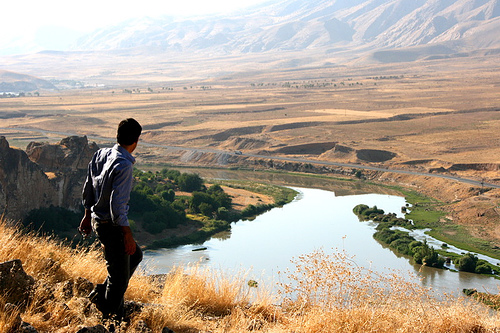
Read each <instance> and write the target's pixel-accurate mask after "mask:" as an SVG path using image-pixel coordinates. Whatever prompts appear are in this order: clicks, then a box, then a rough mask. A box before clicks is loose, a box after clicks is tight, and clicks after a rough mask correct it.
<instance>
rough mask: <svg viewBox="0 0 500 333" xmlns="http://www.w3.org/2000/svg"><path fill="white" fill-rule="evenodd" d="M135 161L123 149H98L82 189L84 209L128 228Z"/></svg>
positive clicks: (100, 218) (98, 218) (95, 215)
mask: <svg viewBox="0 0 500 333" xmlns="http://www.w3.org/2000/svg"><path fill="white" fill-rule="evenodd" d="M134 163H135V158H134V157H133V156H132V155H131V154H130V153H129V152H128V151H127V150H126V149H125V148H123V147H121V146H120V145H118V144H116V145H115V146H114V147H113V148H102V149H99V150H98V151H97V152H96V153H95V154H94V156H93V157H92V160H91V161H90V163H89V166H88V172H87V178H86V180H85V184H84V186H83V201H82V203H83V206H84V207H85V209H90V210H91V211H92V217H93V218H95V219H97V220H111V221H112V222H113V224H114V225H119V226H124V227H126V226H129V222H128V217H127V214H128V202H129V200H130V191H131V190H132V181H133V177H132V171H133V164H134Z"/></svg>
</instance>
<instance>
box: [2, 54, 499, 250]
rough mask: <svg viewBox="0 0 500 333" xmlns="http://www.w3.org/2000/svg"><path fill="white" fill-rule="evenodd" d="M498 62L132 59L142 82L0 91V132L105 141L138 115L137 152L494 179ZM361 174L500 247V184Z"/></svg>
mask: <svg viewBox="0 0 500 333" xmlns="http://www.w3.org/2000/svg"><path fill="white" fill-rule="evenodd" d="M498 63H499V56H498V55H494V54H493V55H482V56H478V57H467V58H453V59H436V60H425V61H417V62H411V63H395V64H394V63H393V64H371V65H369V64H365V65H361V64H358V65H356V66H354V65H353V66H333V65H331V66H317V67H310V68H305V69H284V70H265V71H264V70H262V71H259V70H253V71H252V72H245V73H243V72H241V73H240V74H231V75H227V76H218V77H214V78H211V79H199V80H193V79H188V78H182V77H179V78H178V79H177V80H176V79H175V78H174V79H173V78H172V77H170V78H169V79H168V80H167V79H165V78H162V77H161V76H158V75H157V74H147V73H148V71H147V68H145V69H144V70H141V68H135V69H134V73H135V75H136V74H137V73H141V71H142V73H143V75H142V76H141V79H142V81H141V82H143V83H136V84H128V83H127V84H125V83H121V84H118V83H114V85H112V86H111V85H105V86H103V87H93V88H90V87H87V88H85V89H79V90H60V91H51V92H42V93H41V95H40V96H39V97H34V96H33V97H31V96H30V97H20V98H11V99H0V116H1V118H2V119H1V126H0V128H1V132H0V134H1V135H5V136H6V137H7V138H8V140H9V142H10V144H11V145H12V146H18V147H21V148H23V147H24V146H25V145H26V144H27V143H29V142H30V141H55V140H57V141H58V140H60V138H62V137H64V136H67V135H80V136H81V135H87V136H88V137H89V139H90V140H93V141H96V142H97V143H100V144H102V143H105V142H108V143H109V142H111V141H113V136H114V131H115V127H116V124H117V122H118V121H119V120H120V119H122V118H124V117H135V118H137V119H138V120H139V121H140V122H141V123H142V124H143V125H144V132H143V136H142V137H141V140H142V142H143V143H144V144H143V145H142V146H141V148H140V150H139V151H138V160H139V163H172V164H184V165H200V164H202V165H212V166H214V165H219V166H224V167H230V166H231V165H232V164H231V163H239V164H240V165H244V164H245V162H249V161H250V160H252V159H255V157H253V158H249V156H250V155H259V156H268V157H270V158H272V157H276V156H282V157H284V156H285V157H294V158H301V159H307V160H310V162H311V163H314V161H315V160H321V161H331V162H341V163H357V164H360V165H369V166H379V167H383V168H388V169H398V170H401V169H404V170H413V171H418V172H432V174H434V175H436V174H444V175H456V176H460V177H464V178H469V179H474V180H479V181H484V182H486V183H493V184H500V175H499V169H500V147H499V144H500V132H499V130H498V129H499V125H500V67H499V66H498ZM227 66H231V63H228V64H227ZM221 67H224V66H223V65H221ZM187 70H188V69H187V68H184V72H186V71H187ZM148 75H149V76H148ZM163 79H164V80H163ZM145 82H148V83H145ZM168 147H171V148H168ZM172 147H185V148H189V149H192V148H195V149H200V150H199V151H194V150H187V151H182V150H179V149H177V148H175V149H172ZM240 152H241V155H240ZM226 155H227V156H226ZM214 156H216V157H214ZM238 161H239V162H238ZM365 175H366V177H367V178H368V179H371V180H374V181H380V182H382V183H390V184H398V185H402V186H404V187H408V188H411V189H416V190H419V191H421V192H423V193H425V194H427V195H430V196H433V197H435V198H437V199H439V200H442V201H443V202H445V203H446V208H445V209H446V210H447V211H448V212H450V215H449V216H448V217H447V219H448V220H449V221H453V222H454V223H457V224H461V225H464V226H466V227H467V229H468V230H469V232H470V234H471V235H473V236H475V237H479V238H482V239H486V240H488V241H490V242H492V244H494V246H500V230H499V228H498V224H499V223H500V216H499V214H498V213H497V207H498V206H499V204H500V190H497V189H492V190H489V191H486V192H485V191H481V188H480V187H477V186H473V185H470V184H462V183H458V182H456V181H452V180H446V179H442V178H436V177H431V176H419V175H407V174H397V173H391V172H380V171H377V172H376V171H365ZM483 192H484V193H483ZM450 232H451V231H450Z"/></svg>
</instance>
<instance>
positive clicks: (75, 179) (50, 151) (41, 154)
mask: <svg viewBox="0 0 500 333" xmlns="http://www.w3.org/2000/svg"><path fill="white" fill-rule="evenodd" d="M97 149H98V147H97V145H96V144H95V143H94V142H92V143H89V142H88V140H87V137H86V136H83V137H78V136H70V137H67V138H64V139H62V140H61V142H59V143H58V144H49V143H40V142H30V144H29V145H28V146H27V147H26V153H27V154H28V157H29V158H30V160H31V161H33V162H34V163H36V164H38V165H39V166H40V167H41V168H42V169H43V171H44V172H46V173H51V175H52V177H51V179H50V181H51V183H52V184H53V185H54V187H55V189H56V191H57V202H56V204H55V205H56V206H59V207H64V208H68V209H71V210H77V209H79V208H80V207H81V192H82V186H83V182H84V180H85V175H86V171H87V165H88V163H89V161H90V160H91V158H92V155H93V154H94V153H95V152H96V151H97Z"/></svg>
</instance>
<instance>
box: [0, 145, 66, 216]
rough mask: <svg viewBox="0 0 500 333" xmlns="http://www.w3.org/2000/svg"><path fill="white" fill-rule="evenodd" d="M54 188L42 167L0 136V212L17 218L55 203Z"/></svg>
mask: <svg viewBox="0 0 500 333" xmlns="http://www.w3.org/2000/svg"><path fill="white" fill-rule="evenodd" d="M56 197H57V195H56V190H55V188H54V186H53V185H52V184H51V182H50V181H49V178H48V177H47V175H46V174H45V173H44V172H43V170H42V168H41V167H40V166H38V165H37V164H36V163H33V162H32V161H31V160H30V159H29V158H28V155H27V154H26V153H25V152H24V151H22V150H19V149H14V148H11V147H10V146H9V143H8V142H7V140H6V139H5V137H3V136H1V137H0V212H1V213H3V214H4V216H5V217H7V218H9V219H13V220H20V219H22V218H23V216H24V214H26V213H27V212H29V211H30V210H32V209H36V208H40V207H48V206H50V205H53V204H55V198H56Z"/></svg>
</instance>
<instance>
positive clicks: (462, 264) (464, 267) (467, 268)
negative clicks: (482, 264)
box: [458, 252, 478, 273]
mask: <svg viewBox="0 0 500 333" xmlns="http://www.w3.org/2000/svg"><path fill="white" fill-rule="evenodd" d="M477 260H478V259H477V256H475V255H474V254H472V253H470V252H469V253H466V254H464V255H463V256H461V257H460V258H459V259H458V270H459V271H464V272H471V273H474V272H475V271H476V264H477Z"/></svg>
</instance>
